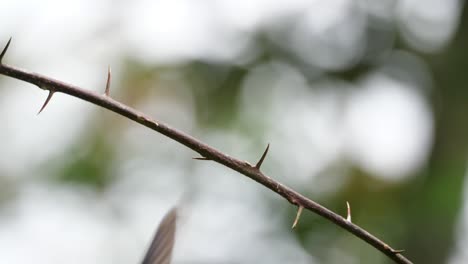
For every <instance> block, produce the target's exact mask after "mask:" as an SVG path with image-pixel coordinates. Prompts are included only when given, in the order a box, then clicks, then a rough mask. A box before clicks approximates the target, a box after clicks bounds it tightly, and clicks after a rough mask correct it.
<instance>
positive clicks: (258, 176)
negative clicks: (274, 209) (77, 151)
mask: <svg viewBox="0 0 468 264" xmlns="http://www.w3.org/2000/svg"><path fill="white" fill-rule="evenodd" d="M4 53H5V50H4V51H3V52H2V53H1V54H2V56H0V59H2V57H3V55H4ZM0 74H3V75H6V76H10V77H12V78H15V79H19V80H23V81H25V82H28V83H31V84H34V85H37V86H38V87H39V88H41V89H53V90H54V91H55V92H61V93H65V94H68V95H71V96H74V97H77V98H80V99H82V100H85V101H88V102H90V103H92V104H95V105H98V106H101V107H103V108H106V109H109V110H110V111H113V112H115V113H117V114H120V115H122V116H124V117H127V118H129V119H131V120H133V121H135V122H137V123H140V124H142V125H144V126H146V127H148V128H150V129H152V130H155V131H157V132H159V133H161V134H163V135H165V136H167V137H169V138H171V139H173V140H175V141H177V142H179V143H181V144H183V145H185V146H187V147H188V148H190V149H192V150H194V151H195V152H198V153H199V154H200V155H201V157H205V158H207V159H210V160H213V161H215V162H217V163H220V164H222V165H224V166H226V167H229V168H231V169H233V170H235V171H237V172H239V173H241V174H243V175H245V176H247V177H249V178H251V179H252V180H254V181H256V182H258V183H260V184H262V185H263V186H265V187H266V188H268V189H270V190H272V191H273V192H276V193H277V194H279V195H281V196H282V197H284V198H285V199H286V200H288V201H289V202H290V203H291V204H294V205H296V206H302V207H304V208H306V209H309V210H310V211H312V212H314V213H316V214H318V215H320V216H322V217H324V218H326V219H328V220H329V221H331V222H333V223H335V224H336V225H338V226H340V227H342V228H343V229H345V230H347V231H348V232H350V233H352V234H354V235H355V236H357V237H359V238H361V239H362V240H364V241H366V242H367V243H369V244H370V245H372V246H373V247H375V248H376V249H378V250H380V251H381V252H383V253H384V254H385V255H387V256H388V257H389V258H391V259H393V260H394V261H395V262H396V263H412V262H411V261H409V260H408V259H406V258H405V257H404V256H403V255H402V254H400V251H398V250H395V249H393V248H391V247H389V246H388V245H387V244H385V243H384V242H383V241H381V240H379V239H378V238H377V237H375V236H373V235H372V234H370V233H369V232H367V231H366V230H364V229H363V228H361V227H359V226H357V225H355V224H353V223H352V222H350V221H347V220H346V219H345V218H343V217H341V216H340V215H338V214H336V213H334V212H332V211H331V210H329V209H327V208H326V207H324V206H322V205H320V204H318V203H316V202H314V201H312V200H310V199H308V198H307V197H305V196H303V195H301V194H300V193H298V192H296V191H294V190H293V189H291V188H289V187H287V186H285V185H283V184H281V183H279V182H278V181H276V180H274V179H272V178H270V177H268V176H266V175H265V174H263V173H262V172H261V171H260V170H259V169H257V168H256V167H255V166H252V165H250V164H249V163H247V162H245V161H241V160H239V159H236V158H233V157H230V156H228V155H226V154H224V153H222V152H221V151H219V150H217V149H215V148H213V147H210V146H209V145H207V144H205V143H203V142H201V141H200V140H198V139H195V138H194V137H192V136H190V135H187V134H185V133H183V132H181V131H179V130H177V129H174V128H172V127H170V126H168V125H166V124H164V123H162V122H159V121H155V120H153V119H152V118H151V117H149V116H147V115H145V114H144V113H142V112H140V111H137V110H135V109H133V108H131V107H129V106H127V105H125V104H122V103H120V102H118V101H116V100H114V99H112V98H111V97H109V96H106V95H101V94H98V93H96V92H93V91H90V90H86V89H83V88H80V87H78V86H75V85H72V84H67V83H64V82H61V81H59V80H55V79H52V78H49V77H47V76H44V75H41V74H38V73H32V72H28V71H25V70H22V69H19V68H15V67H12V66H9V65H5V64H0Z"/></svg>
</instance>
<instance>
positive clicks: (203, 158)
mask: <svg viewBox="0 0 468 264" xmlns="http://www.w3.org/2000/svg"><path fill="white" fill-rule="evenodd" d="M192 159H194V160H211V159H209V158H205V157H194V158H192Z"/></svg>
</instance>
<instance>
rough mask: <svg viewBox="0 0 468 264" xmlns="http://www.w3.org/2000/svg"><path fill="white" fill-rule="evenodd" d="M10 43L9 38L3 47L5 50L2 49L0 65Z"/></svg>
mask: <svg viewBox="0 0 468 264" xmlns="http://www.w3.org/2000/svg"><path fill="white" fill-rule="evenodd" d="M10 43H11V37H10V39H9V40H8V42H7V44H6V46H5V48H3V50H2V53H1V54H0V64H2V59H3V56H4V55H5V53H6V52H7V50H8V47H9V46H10Z"/></svg>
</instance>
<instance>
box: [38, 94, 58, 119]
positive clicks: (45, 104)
mask: <svg viewBox="0 0 468 264" xmlns="http://www.w3.org/2000/svg"><path fill="white" fill-rule="evenodd" d="M54 93H55V92H54V91H52V90H49V95H48V96H47V99H46V100H45V102H44V104H43V105H42V107H41V109H40V110H39V112H37V115H39V114H40V113H41V112H42V110H44V108H45V107H46V106H47V104H48V103H49V101H50V99H52V96H53V95H54Z"/></svg>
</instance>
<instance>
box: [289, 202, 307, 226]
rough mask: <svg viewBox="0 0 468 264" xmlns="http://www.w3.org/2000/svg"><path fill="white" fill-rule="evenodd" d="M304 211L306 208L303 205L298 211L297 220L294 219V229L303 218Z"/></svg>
mask: <svg viewBox="0 0 468 264" xmlns="http://www.w3.org/2000/svg"><path fill="white" fill-rule="evenodd" d="M302 209H304V207H303V206H302V205H300V206H299V208H298V209H297V213H296V219H294V223H293V225H292V228H293V229H294V228H296V226H297V223H298V222H299V218H301V214H302Z"/></svg>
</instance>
